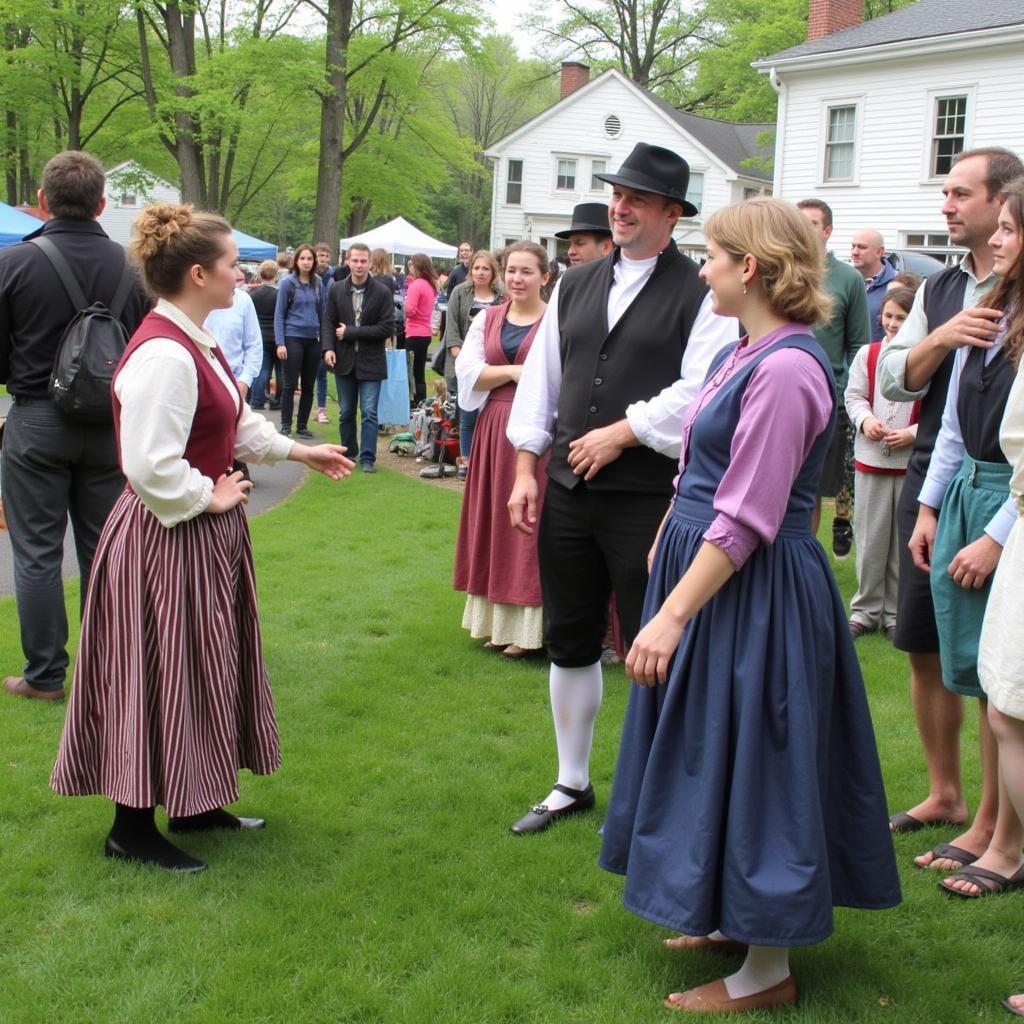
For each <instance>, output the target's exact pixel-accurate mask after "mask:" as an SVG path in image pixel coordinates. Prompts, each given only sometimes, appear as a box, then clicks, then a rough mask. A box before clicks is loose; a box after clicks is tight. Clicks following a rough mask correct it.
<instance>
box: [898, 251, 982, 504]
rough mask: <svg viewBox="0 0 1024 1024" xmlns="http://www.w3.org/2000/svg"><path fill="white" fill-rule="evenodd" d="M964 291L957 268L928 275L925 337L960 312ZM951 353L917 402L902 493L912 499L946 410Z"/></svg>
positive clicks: (962, 275)
mask: <svg viewBox="0 0 1024 1024" xmlns="http://www.w3.org/2000/svg"><path fill="white" fill-rule="evenodd" d="M966 291H967V275H966V274H965V273H964V272H963V271H962V270H961V269H960V268H959V267H949V268H948V269H947V270H942V271H940V272H939V273H938V274H932V276H931V277H929V278H928V280H927V281H925V283H924V311H925V315H926V316H927V318H928V333H929V334H931V332H932V331H934V330H937V329H938V328H939V327H941V326H942V325H943V324H944V323H946V321H947V320H952V319H953V317H955V316H956V315H957V313H960V312H962V311H963V308H964V293H965V292H966ZM954 358H955V353H954V352H950V353H949V354H948V355H947V356H946V358H945V359H943V360H942V362H941V363H940V364H939V368H938V369H937V370H936V371H935V373H934V374H933V375H932V379H931V383H930V384H929V385H928V390H927V392H925V395H924V398H922V399H921V407H920V408H921V411H920V413H919V414H918V418H917V439H916V440H915V441H914V450H913V452H912V453H911V455H910V461H909V462H908V463H907V475H906V478H905V479H904V481H903V489H904V491H906V492H907V493H908V494H910V495H912V496H913V500H914V503H915V505H916V503H917V496H918V494H919V493H920V492H921V484H923V483H924V478H925V477H926V476H927V475H928V464H929V463H930V462H931V460H932V449H933V448H934V447H935V439H936V438H937V437H938V436H939V427H941V426H942V411H943V409H945V407H946V393H947V392H948V391H949V378H950V376H951V375H952V373H953V360H954Z"/></svg>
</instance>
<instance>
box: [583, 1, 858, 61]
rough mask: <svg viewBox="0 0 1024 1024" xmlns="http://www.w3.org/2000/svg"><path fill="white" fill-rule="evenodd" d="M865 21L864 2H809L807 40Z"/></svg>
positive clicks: (828, 34)
mask: <svg viewBox="0 0 1024 1024" xmlns="http://www.w3.org/2000/svg"><path fill="white" fill-rule="evenodd" d="M863 20H864V0H809V2H808V5H807V38H808V39H821V37H822V36H830V35H832V33H833V32H841V31H842V30H843V29H844V28H853V26H854V25H859V24H860V23H861V22H862V21H863ZM563 67H564V65H563ZM564 73H565V72H564V71H563V75H564Z"/></svg>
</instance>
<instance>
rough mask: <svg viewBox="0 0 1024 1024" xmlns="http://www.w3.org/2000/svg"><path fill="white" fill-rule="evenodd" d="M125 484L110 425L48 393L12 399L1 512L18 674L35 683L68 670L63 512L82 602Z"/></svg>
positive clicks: (57, 681) (53, 686)
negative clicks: (74, 417)
mask: <svg viewBox="0 0 1024 1024" xmlns="http://www.w3.org/2000/svg"><path fill="white" fill-rule="evenodd" d="M122 490H124V477H123V476H122V475H121V469H120V466H119V465H118V461H117V444H116V443H115V441H114V428H113V427H112V426H105V425H101V424H92V423H78V422H73V421H71V420H67V419H65V418H64V417H63V416H62V415H61V413H59V412H58V411H57V409H56V407H55V406H54V404H53V402H51V401H50V399H49V398H35V399H20V400H19V399H15V403H14V406H13V408H12V409H11V412H10V415H9V416H8V418H7V426H6V428H5V431H4V446H3V496H4V512H5V513H6V515H7V525H8V529H9V531H10V537H11V551H12V554H13V556H14V559H13V560H14V590H15V595H16V597H17V603H18V619H19V621H20V626H21V647H22V650H23V651H24V653H25V667H24V671H23V675H24V677H25V679H26V681H27V682H29V683H31V684H32V685H33V686H35V687H37V688H38V689H40V690H59V689H60V688H61V686H63V685H64V677H65V675H66V674H67V667H68V654H67V642H68V618H67V613H66V611H65V609H64V586H63V583H62V581H61V566H62V563H63V560H64V534H65V533H66V532H67V526H68V516H69V515H70V516H71V527H72V530H73V531H74V535H75V550H76V553H77V555H78V569H79V574H80V576H81V602H82V606H83V607H84V605H85V594H86V591H87V589H88V586H89V573H90V571H91V569H92V560H93V555H95V553H96V544H97V542H98V541H99V539H100V533H101V532H102V530H103V524H104V523H105V522H106V520H107V516H108V515H109V513H110V510H111V508H113V506H114V502H115V501H116V500H117V497H118V495H119V494H120V493H121V491H122Z"/></svg>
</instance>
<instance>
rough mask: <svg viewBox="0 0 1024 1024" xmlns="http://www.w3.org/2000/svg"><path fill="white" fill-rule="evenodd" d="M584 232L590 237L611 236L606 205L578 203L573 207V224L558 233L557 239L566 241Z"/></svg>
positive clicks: (556, 233) (556, 234)
mask: <svg viewBox="0 0 1024 1024" xmlns="http://www.w3.org/2000/svg"><path fill="white" fill-rule="evenodd" d="M582 232H586V233H587V234H588V235H609V236H610V235H611V233H612V227H611V224H609V223H608V206H607V204H606V203H577V204H576V206H574V207H573V211H572V223H571V224H570V225H569V226H568V227H567V228H566V229H565V230H564V231H556V232H555V238H562V239H566V238H568V237H569V236H570V235H578V234H581V233H582Z"/></svg>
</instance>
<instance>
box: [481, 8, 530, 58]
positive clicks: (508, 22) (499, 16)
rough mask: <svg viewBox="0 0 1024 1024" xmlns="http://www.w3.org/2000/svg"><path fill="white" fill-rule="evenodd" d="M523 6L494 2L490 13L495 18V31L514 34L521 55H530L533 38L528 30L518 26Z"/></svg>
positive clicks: (506, 34) (507, 34)
mask: <svg viewBox="0 0 1024 1024" xmlns="http://www.w3.org/2000/svg"><path fill="white" fill-rule="evenodd" d="M520 14H521V8H519V7H517V6H516V5H513V4H504V3H502V4H492V5H491V10H490V15H491V17H492V18H493V19H494V28H495V31H497V32H500V33H501V34H502V35H505V36H512V38H513V39H514V40H515V43H516V47H517V48H518V50H519V56H520V57H529V56H531V54H530V49H531V44H532V42H533V40H532V39H531V38H530V35H529V34H528V33H526V32H521V31H520V30H519V28H518V26H517V22H518V21H519V17H520Z"/></svg>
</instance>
